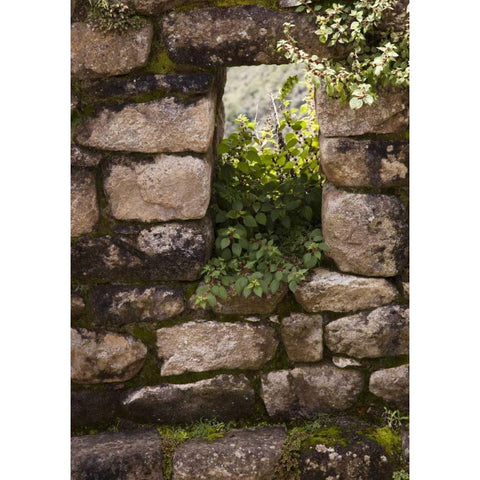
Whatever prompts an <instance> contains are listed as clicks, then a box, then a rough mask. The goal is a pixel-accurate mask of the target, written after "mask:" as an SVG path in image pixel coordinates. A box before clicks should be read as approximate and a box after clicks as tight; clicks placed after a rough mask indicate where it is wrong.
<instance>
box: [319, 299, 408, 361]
mask: <svg viewBox="0 0 480 480" xmlns="http://www.w3.org/2000/svg"><path fill="white" fill-rule="evenodd" d="M408 328H409V309H408V307H406V306H404V305H390V306H388V307H380V308H376V309H375V310H373V311H371V312H362V313H358V314H356V315H351V316H348V317H343V318H339V319H338V320H334V321H333V322H330V323H329V324H328V325H327V326H326V327H325V331H324V337H325V345H326V346H327V347H328V348H329V349H330V351H332V352H334V353H336V354H341V355H349V356H352V357H355V358H380V357H388V356H395V355H407V354H408V339H409V331H408Z"/></svg>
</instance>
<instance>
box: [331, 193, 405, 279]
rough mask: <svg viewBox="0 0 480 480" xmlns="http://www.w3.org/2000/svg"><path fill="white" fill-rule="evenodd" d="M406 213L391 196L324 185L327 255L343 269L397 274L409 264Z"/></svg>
mask: <svg viewBox="0 0 480 480" xmlns="http://www.w3.org/2000/svg"><path fill="white" fill-rule="evenodd" d="M406 216H407V212H406V209H405V207H404V206H403V204H402V203H401V201H400V200H399V199H398V198H397V197H394V196H391V195H377V194H364V193H349V192H346V191H343V190H339V189H337V188H335V187H334V186H333V185H332V184H325V185H324V187H323V201H322V231H323V236H324V239H325V243H326V244H327V245H328V246H329V249H328V251H327V252H326V254H327V255H328V256H329V257H330V258H332V259H333V260H334V261H335V263H336V264H337V266H338V268H339V269H340V270H342V271H344V272H351V273H356V274H359V275H366V276H372V277H375V276H377V277H392V276H394V275H397V274H398V273H399V272H400V271H401V270H402V268H403V267H404V265H405V263H406V249H407V236H408V226H407V218H406Z"/></svg>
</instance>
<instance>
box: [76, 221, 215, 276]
mask: <svg viewBox="0 0 480 480" xmlns="http://www.w3.org/2000/svg"><path fill="white" fill-rule="evenodd" d="M212 242H213V229H212V224H211V222H210V220H208V219H204V220H201V221H190V222H183V223H165V224H161V225H156V226H153V227H150V228H145V229H141V228H138V227H135V226H131V228H130V227H129V229H128V230H125V231H124V233H117V234H115V235H105V236H103V237H96V238H85V237H83V238H81V239H79V240H78V241H77V242H75V243H74V244H73V245H72V276H73V280H74V281H77V282H80V283H85V282H117V281H122V282H127V283H128V282H138V281H140V282H162V281H172V280H179V281H193V280H196V279H197V278H198V277H199V276H200V274H201V271H202V268H203V266H204V265H205V263H206V262H207V261H208V259H209V257H210V253H211V250H212Z"/></svg>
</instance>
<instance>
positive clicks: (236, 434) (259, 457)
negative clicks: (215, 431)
mask: <svg viewBox="0 0 480 480" xmlns="http://www.w3.org/2000/svg"><path fill="white" fill-rule="evenodd" d="M285 437H286V435H285V430H284V429H283V428H281V427H267V428H258V429H246V430H234V431H231V432H228V433H227V434H225V436H224V437H223V438H220V439H218V440H214V441H206V440H190V441H188V442H185V443H184V444H183V445H182V446H181V447H180V448H179V449H178V450H177V451H176V452H175V453H174V455H173V480H227V479H238V480H240V479H242V480H267V479H273V478H275V477H274V471H275V467H276V465H277V462H278V461H279V460H280V456H281V453H282V444H283V441H284V440H285Z"/></svg>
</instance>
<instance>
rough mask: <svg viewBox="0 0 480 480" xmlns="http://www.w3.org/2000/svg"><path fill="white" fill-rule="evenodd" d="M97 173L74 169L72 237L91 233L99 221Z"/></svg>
mask: <svg viewBox="0 0 480 480" xmlns="http://www.w3.org/2000/svg"><path fill="white" fill-rule="evenodd" d="M99 215H100V213H99V210H98V204H97V187H96V185H95V174H94V173H92V172H89V171H87V170H73V171H72V175H71V190H70V231H71V235H72V237H78V236H80V235H83V234H85V233H90V232H91V231H92V230H93V228H94V227H95V225H96V223H97V222H98V217H99Z"/></svg>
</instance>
